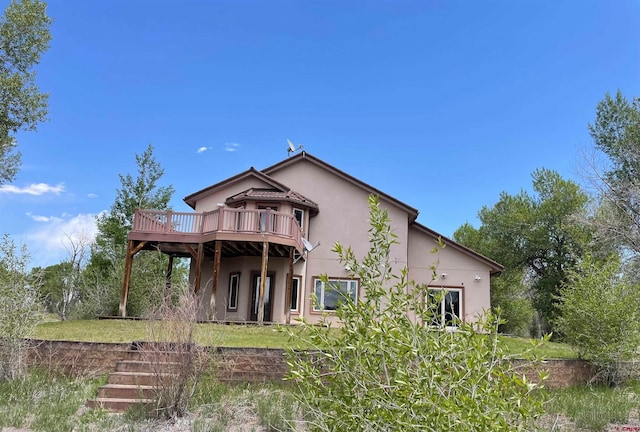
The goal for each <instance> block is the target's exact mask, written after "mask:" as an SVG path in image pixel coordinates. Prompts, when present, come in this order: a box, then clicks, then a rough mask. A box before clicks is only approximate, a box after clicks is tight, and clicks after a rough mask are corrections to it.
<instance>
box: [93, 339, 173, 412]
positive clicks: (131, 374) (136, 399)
mask: <svg viewBox="0 0 640 432" xmlns="http://www.w3.org/2000/svg"><path fill="white" fill-rule="evenodd" d="M162 358H163V361H158V362H155V361H154V362H151V361H149V360H145V359H144V354H143V352H141V351H137V350H131V351H128V352H127V354H126V358H124V359H122V360H119V361H118V363H117V364H116V368H115V371H113V372H111V373H110V374H109V377H108V378H107V383H106V384H105V385H103V386H101V387H99V388H98V396H97V397H96V399H92V400H89V401H87V403H86V405H87V407H89V408H103V409H107V410H110V411H114V412H124V411H126V410H127V409H128V408H130V407H131V406H134V405H146V406H151V405H153V404H154V403H155V397H156V389H157V386H156V384H157V381H158V377H159V375H158V374H171V373H172V371H175V369H176V368H177V367H179V365H180V363H178V362H172V361H164V359H170V358H171V353H164V354H163V357H162Z"/></svg>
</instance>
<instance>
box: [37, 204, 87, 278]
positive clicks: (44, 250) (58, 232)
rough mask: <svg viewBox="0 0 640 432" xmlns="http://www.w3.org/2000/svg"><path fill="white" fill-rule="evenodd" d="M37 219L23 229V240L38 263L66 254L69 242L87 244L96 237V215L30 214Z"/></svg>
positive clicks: (47, 264)
mask: <svg viewBox="0 0 640 432" xmlns="http://www.w3.org/2000/svg"><path fill="white" fill-rule="evenodd" d="M27 214H28V215H29V217H31V218H32V219H33V220H35V221H37V222H40V223H39V224H38V225H37V226H36V227H35V228H34V229H32V230H31V231H29V232H27V233H26V239H27V241H26V243H27V244H28V245H29V250H30V251H31V255H32V258H33V261H34V265H37V266H42V267H45V266H49V265H53V264H57V263H59V262H61V261H63V260H65V259H67V258H68V257H69V253H70V251H71V249H72V246H76V247H77V246H78V245H81V244H82V245H86V246H88V245H90V244H91V243H93V241H94V240H95V238H96V234H97V232H98V229H97V227H96V215H95V214H90V213H86V214H83V213H80V214H77V215H73V216H71V215H64V216H63V217H56V216H38V215H32V214H29V213H27Z"/></svg>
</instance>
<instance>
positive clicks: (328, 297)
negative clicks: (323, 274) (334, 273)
mask: <svg viewBox="0 0 640 432" xmlns="http://www.w3.org/2000/svg"><path fill="white" fill-rule="evenodd" d="M315 294H316V298H317V300H318V301H317V302H316V303H315V304H314V305H313V310H314V311H323V310H324V311H332V310H336V309H338V307H339V306H340V304H341V303H343V302H345V301H348V300H349V299H351V300H353V301H356V300H357V298H358V281H357V280H353V279H329V281H328V283H326V284H325V283H324V282H323V281H322V280H320V279H316V280H315Z"/></svg>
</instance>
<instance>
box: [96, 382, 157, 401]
mask: <svg viewBox="0 0 640 432" xmlns="http://www.w3.org/2000/svg"><path fill="white" fill-rule="evenodd" d="M155 393H156V388H155V387H154V386H150V385H129V384H105V385H103V386H101V387H100V388H99V389H98V398H99V399H153V398H154V397H155Z"/></svg>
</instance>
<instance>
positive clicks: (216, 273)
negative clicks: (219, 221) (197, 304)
mask: <svg viewBox="0 0 640 432" xmlns="http://www.w3.org/2000/svg"><path fill="white" fill-rule="evenodd" d="M221 259H222V241H220V240H216V242H215V255H214V256H213V283H212V284H211V300H210V301H209V309H210V315H209V319H212V320H213V319H215V318H216V297H217V293H218V282H219V281H220V260H221Z"/></svg>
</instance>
